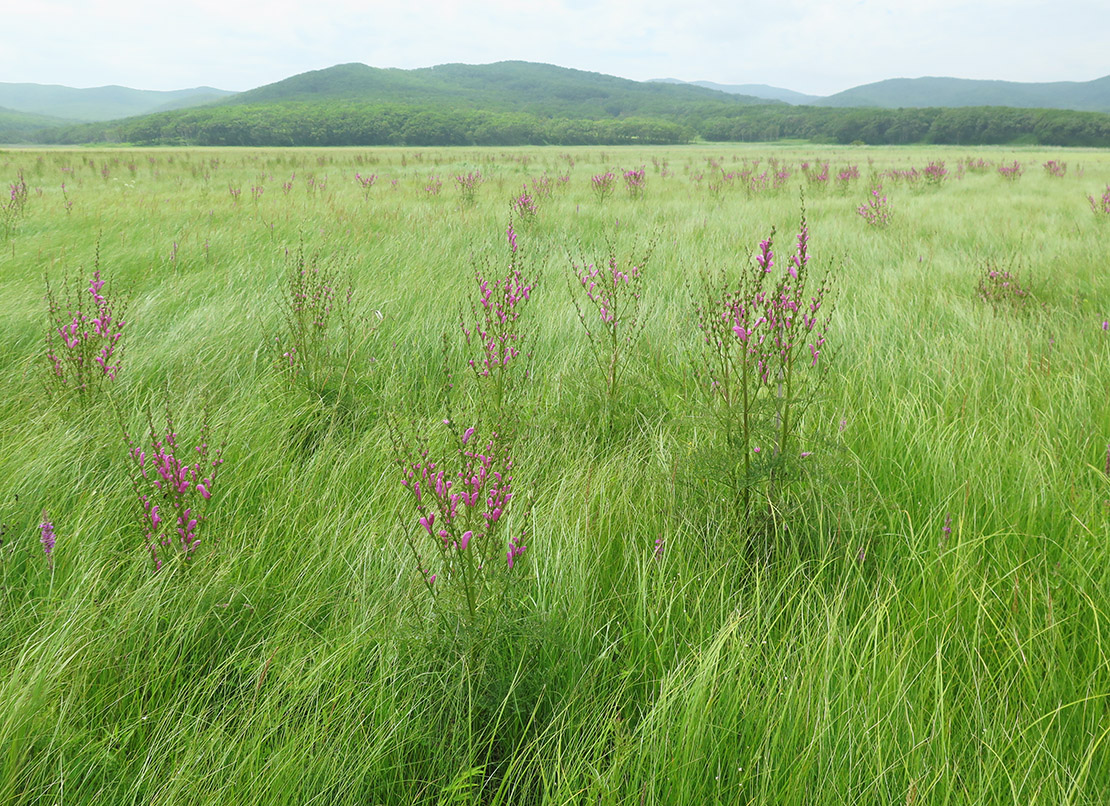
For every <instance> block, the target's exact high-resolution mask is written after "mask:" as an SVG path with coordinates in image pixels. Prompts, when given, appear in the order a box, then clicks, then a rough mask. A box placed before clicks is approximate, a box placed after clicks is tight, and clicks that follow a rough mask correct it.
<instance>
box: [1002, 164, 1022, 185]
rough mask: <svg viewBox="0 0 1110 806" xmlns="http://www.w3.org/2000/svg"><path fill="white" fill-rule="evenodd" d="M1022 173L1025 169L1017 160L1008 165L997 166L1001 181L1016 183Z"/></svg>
mask: <svg viewBox="0 0 1110 806" xmlns="http://www.w3.org/2000/svg"><path fill="white" fill-rule="evenodd" d="M1023 173H1025V169H1024V168H1023V167H1022V165H1021V163H1020V162H1018V161H1017V160H1014V161H1013V162H1012V163H1010V164H1009V165H999V166H998V174H999V176H1001V177H1002V178H1003V179H1009V180H1010V181H1011V182H1016V181H1017V180H1018V179H1021V175H1022V174H1023Z"/></svg>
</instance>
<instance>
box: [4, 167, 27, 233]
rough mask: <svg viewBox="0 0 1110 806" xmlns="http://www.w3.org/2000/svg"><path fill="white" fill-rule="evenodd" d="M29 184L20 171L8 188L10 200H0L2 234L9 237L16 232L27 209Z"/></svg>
mask: <svg viewBox="0 0 1110 806" xmlns="http://www.w3.org/2000/svg"><path fill="white" fill-rule="evenodd" d="M27 197H28V190H27V183H26V182H25V181H24V179H23V171H19V172H18V174H17V178H16V180H15V182H12V183H11V184H10V185H9V186H8V198H7V199H3V200H0V234H3V235H4V237H8V236H10V235H12V233H14V232H15V229H16V225H17V223H18V222H19V219H21V218H22V217H23V215H24V213H25V211H26V208H27Z"/></svg>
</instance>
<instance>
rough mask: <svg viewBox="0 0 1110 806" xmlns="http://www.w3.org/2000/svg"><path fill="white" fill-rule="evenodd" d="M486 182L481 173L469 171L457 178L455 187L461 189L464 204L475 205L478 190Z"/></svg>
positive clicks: (458, 175)
mask: <svg viewBox="0 0 1110 806" xmlns="http://www.w3.org/2000/svg"><path fill="white" fill-rule="evenodd" d="M484 181H485V179H484V178H483V177H482V173H481V171H469V172H468V173H465V174H457V175H456V176H455V185H457V186H458V188H459V194H460V195H461V196H462V200H463V204H467V205H470V204H474V201H475V200H476V199H477V198H478V188H479V187H481V186H482V183H483V182H484Z"/></svg>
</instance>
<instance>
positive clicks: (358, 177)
mask: <svg viewBox="0 0 1110 806" xmlns="http://www.w3.org/2000/svg"><path fill="white" fill-rule="evenodd" d="M355 181H356V182H358V185H359V187H360V188H362V198H364V199H368V198H370V190H371V188H373V187H374V183H375V182H377V181H378V175H377V174H367V175H366V176H363V175H362V174H361V173H358V172H356V173H355Z"/></svg>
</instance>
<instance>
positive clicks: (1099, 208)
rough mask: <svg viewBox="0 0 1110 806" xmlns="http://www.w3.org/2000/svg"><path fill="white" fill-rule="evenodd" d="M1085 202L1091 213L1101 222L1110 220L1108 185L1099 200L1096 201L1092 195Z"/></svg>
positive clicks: (1109, 189) (1109, 192) (1109, 188)
mask: <svg viewBox="0 0 1110 806" xmlns="http://www.w3.org/2000/svg"><path fill="white" fill-rule="evenodd" d="M1087 202H1088V203H1089V204H1090V205H1091V212H1092V213H1094V214H1095V215H1096V216H1099V217H1100V218H1102V219H1103V220H1110V185H1107V186H1106V190H1105V191H1104V192H1103V194H1102V197H1101V198H1098V199H1096V198H1095V197H1094V195H1088V196H1087Z"/></svg>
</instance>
